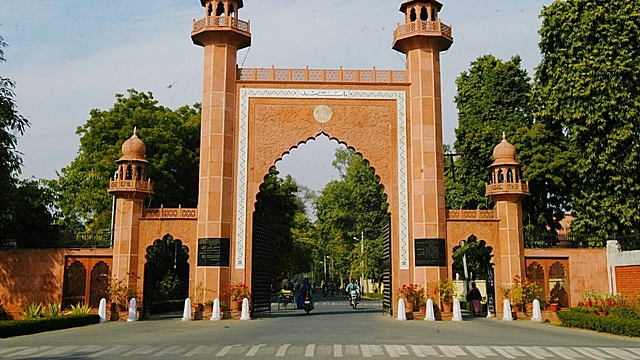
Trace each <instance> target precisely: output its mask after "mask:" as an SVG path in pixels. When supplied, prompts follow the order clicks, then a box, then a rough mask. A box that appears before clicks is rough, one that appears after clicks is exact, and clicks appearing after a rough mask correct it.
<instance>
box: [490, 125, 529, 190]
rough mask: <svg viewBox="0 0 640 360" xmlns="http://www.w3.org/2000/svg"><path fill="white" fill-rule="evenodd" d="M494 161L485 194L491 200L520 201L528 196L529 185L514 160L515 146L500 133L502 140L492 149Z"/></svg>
mask: <svg viewBox="0 0 640 360" xmlns="http://www.w3.org/2000/svg"><path fill="white" fill-rule="evenodd" d="M493 158H494V159H495V161H494V162H493V164H491V166H489V169H491V182H490V183H489V184H487V187H486V191H485V196H488V197H490V198H491V199H493V201H511V202H518V201H522V199H524V198H525V197H527V196H529V195H530V193H529V185H528V184H527V182H526V181H525V180H524V179H523V178H522V174H521V173H520V164H518V161H516V148H515V147H514V146H513V145H511V144H510V143H509V142H508V141H507V136H506V134H504V133H503V134H502V142H500V144H498V145H497V146H496V147H495V148H494V149H493Z"/></svg>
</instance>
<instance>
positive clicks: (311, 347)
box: [304, 344, 316, 357]
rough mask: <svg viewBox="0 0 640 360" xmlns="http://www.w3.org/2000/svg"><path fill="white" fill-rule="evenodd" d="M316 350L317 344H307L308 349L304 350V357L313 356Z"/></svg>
mask: <svg viewBox="0 0 640 360" xmlns="http://www.w3.org/2000/svg"><path fill="white" fill-rule="evenodd" d="M315 351H316V344H309V345H307V350H305V352H304V357H313V353H314V352H315Z"/></svg>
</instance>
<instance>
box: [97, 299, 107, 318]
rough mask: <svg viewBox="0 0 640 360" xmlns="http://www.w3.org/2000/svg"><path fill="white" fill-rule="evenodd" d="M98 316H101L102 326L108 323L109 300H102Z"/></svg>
mask: <svg viewBox="0 0 640 360" xmlns="http://www.w3.org/2000/svg"><path fill="white" fill-rule="evenodd" d="M98 315H99V316H100V324H102V323H105V322H107V299H105V298H102V299H100V306H98Z"/></svg>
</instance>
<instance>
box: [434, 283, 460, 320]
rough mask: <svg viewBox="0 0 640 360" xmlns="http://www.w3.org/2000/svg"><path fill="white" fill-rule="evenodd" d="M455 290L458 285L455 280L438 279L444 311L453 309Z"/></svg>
mask: <svg viewBox="0 0 640 360" xmlns="http://www.w3.org/2000/svg"><path fill="white" fill-rule="evenodd" d="M455 291H456V287H455V284H454V283H453V280H451V279H446V280H440V281H438V292H439V293H440V302H441V303H442V305H441V306H442V311H444V312H451V311H452V310H453V295H454V293H455Z"/></svg>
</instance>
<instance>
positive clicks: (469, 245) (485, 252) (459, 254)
mask: <svg viewBox="0 0 640 360" xmlns="http://www.w3.org/2000/svg"><path fill="white" fill-rule="evenodd" d="M492 251H493V249H492V248H491V247H488V246H486V242H485V241H483V240H481V241H477V238H476V237H475V236H470V237H469V238H468V239H467V240H466V241H465V243H464V245H463V246H455V247H454V248H453V272H454V273H457V274H461V275H464V262H463V259H462V258H463V256H466V257H467V270H468V272H469V275H470V276H472V277H471V278H470V280H476V279H486V276H487V274H488V272H489V269H490V268H491V258H492V257H493V255H492V254H491V253H492Z"/></svg>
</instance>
